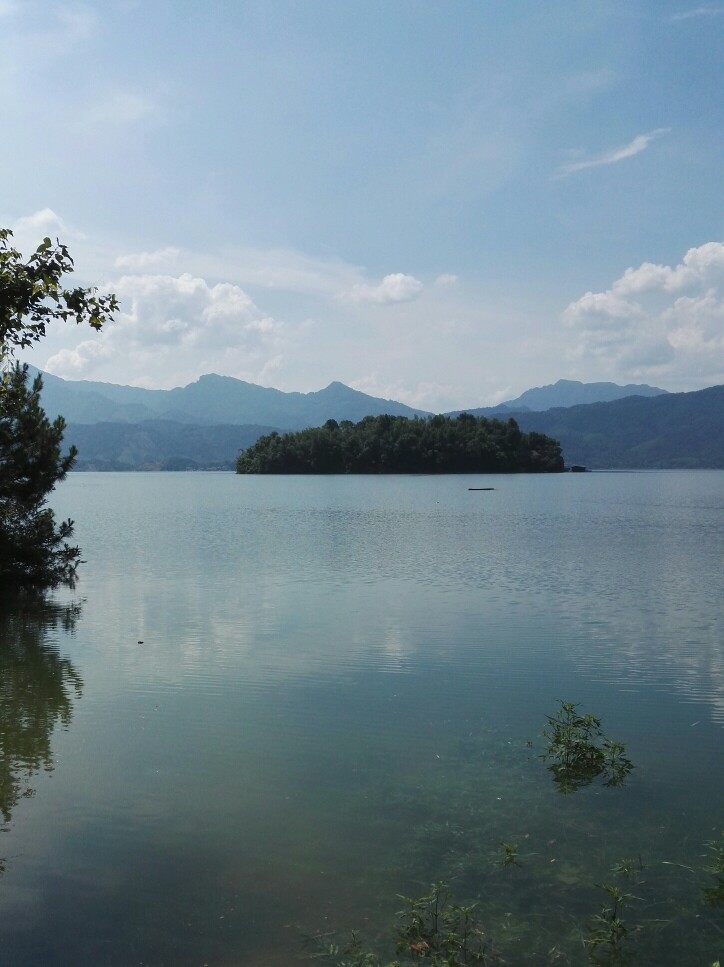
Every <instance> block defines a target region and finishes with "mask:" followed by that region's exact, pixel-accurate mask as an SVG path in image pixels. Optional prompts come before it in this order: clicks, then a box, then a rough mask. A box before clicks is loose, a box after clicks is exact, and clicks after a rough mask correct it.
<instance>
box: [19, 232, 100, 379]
mask: <svg viewBox="0 0 724 967" xmlns="http://www.w3.org/2000/svg"><path fill="white" fill-rule="evenodd" d="M12 237H13V233H12V231H11V230H10V229H9V228H0V362H1V361H2V360H3V359H7V358H8V357H9V356H12V355H13V353H14V351H15V350H16V349H27V348H28V347H29V346H32V345H33V343H36V342H38V340H40V339H42V338H43V336H44V335H45V333H46V328H47V325H48V323H49V322H53V321H57V320H68V319H75V321H76V322H78V323H81V322H87V323H88V324H89V325H90V326H91V328H93V329H100V328H101V327H102V325H103V323H104V322H105V321H107V320H108V319H110V318H111V316H112V315H113V313H114V312H115V311H116V310H117V309H118V301H117V300H116V297H115V296H114V295H101V296H99V295H97V294H96V290H95V289H93V288H89V289H83V288H80V287H75V288H70V289H67V288H64V286H63V285H62V280H63V277H64V276H66V275H69V274H70V273H72V272H73V267H74V263H73V259H72V258H71V257H70V254H69V253H68V249H67V248H66V246H65V245H62V244H61V243H60V242H59V241H57V242H56V244H55V245H54V244H53V243H52V242H51V240H50V239H49V238H47V237H46V238H44V239H43V241H42V242H41V243H40V245H39V246H38V248H37V249H36V250H35V252H34V253H33V254H32V255H31V256H30V258H29V259H28V260H27V262H24V261H23V257H22V254H21V253H20V252H19V251H18V249H16V248H14V247H13V246H12V245H11V239H12Z"/></svg>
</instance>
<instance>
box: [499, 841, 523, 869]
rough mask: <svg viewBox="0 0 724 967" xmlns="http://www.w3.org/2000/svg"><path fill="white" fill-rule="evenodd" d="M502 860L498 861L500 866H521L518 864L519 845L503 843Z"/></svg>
mask: <svg viewBox="0 0 724 967" xmlns="http://www.w3.org/2000/svg"><path fill="white" fill-rule="evenodd" d="M500 853H501V855H500V859H499V860H498V866H520V864H519V863H518V844H517V843H501V844H500Z"/></svg>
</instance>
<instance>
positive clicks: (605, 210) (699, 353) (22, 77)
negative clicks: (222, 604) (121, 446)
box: [0, 0, 724, 410]
mask: <svg viewBox="0 0 724 967" xmlns="http://www.w3.org/2000/svg"><path fill="white" fill-rule="evenodd" d="M723 37H724V0H647V2H643V0H546V2H545V3H542V2H541V0H235V2H232V0H205V2H203V3H201V2H197V0H103V2H102V3H101V2H93V0H88V2H77V3H76V2H54V0H0V90H2V92H3V94H2V98H0V143H1V144H2V150H0V225H1V226H5V227H10V228H12V229H13V231H14V233H15V243H16V245H17V246H18V247H19V248H20V249H21V250H22V251H23V253H24V254H25V255H26V256H27V255H29V254H31V253H32V251H33V250H34V249H35V247H36V246H37V245H38V244H39V243H40V242H41V241H42V239H43V237H45V236H46V235H47V236H50V237H51V238H52V239H54V240H55V239H56V238H59V239H60V240H61V241H62V242H65V243H66V244H67V245H68V247H69V249H70V251H71V254H72V255H73V257H74V259H75V265H76V273H75V275H74V276H73V277H72V280H71V279H69V281H73V282H74V283H75V284H82V285H92V286H97V287H98V288H99V289H100V290H102V291H113V292H115V293H116V295H117V296H118V299H119V300H120V303H121V309H120V311H119V313H118V314H117V315H116V318H115V320H114V322H113V323H112V324H109V325H108V326H106V327H105V329H104V330H103V332H101V333H98V334H97V333H94V332H93V331H91V330H90V329H87V328H85V329H84V328H81V327H77V326H75V325H68V326H66V325H64V324H58V325H56V326H55V328H54V329H53V330H52V332H50V333H49V335H48V337H47V338H46V339H45V340H44V341H43V342H41V343H39V344H38V346H37V347H36V348H35V349H34V350H32V351H31V352H29V353H27V354H26V356H25V358H26V359H27V361H28V362H32V363H34V364H35V365H37V366H39V367H40V368H42V369H45V370H47V371H49V372H52V373H54V374H56V375H58V376H62V377H63V378H65V379H91V380H101V381H105V382H115V383H123V384H130V385H138V386H146V387H163V388H168V387H172V386H179V385H185V384H187V383H189V382H192V381H193V380H195V379H197V378H198V377H199V376H200V375H202V374H204V373H209V372H215V373H220V374H222V375H228V376H235V377H237V378H240V379H245V380H248V381H250V382H254V383H260V384H262V385H264V386H274V387H277V388H279V389H282V390H287V391H290V390H298V391H303V392H308V391H310V390H317V389H321V388H322V387H324V386H326V385H328V384H329V383H330V382H331V381H333V380H340V381H342V382H344V383H346V384H348V385H350V386H352V387H354V388H356V389H360V390H363V391H364V392H367V393H371V394H372V395H374V396H382V397H385V398H394V399H398V400H401V401H403V402H406V403H408V404H411V405H413V406H418V407H420V408H423V409H427V410H445V409H452V408H456V407H465V406H482V405H486V404H491V403H496V402H500V401H502V400H505V399H510V398H512V397H515V396H517V395H518V394H519V393H520V392H522V391H523V390H525V389H527V388H528V387H531V386H539V385H543V384H547V383H551V382H554V381H556V380H557V379H560V378H566V379H580V380H584V381H586V382H590V381H595V380H613V381H615V382H618V383H630V382H636V383H643V382H645V383H650V384H653V385H657V386H661V387H663V388H665V389H668V390H672V391H683V390H693V389H700V388H703V387H705V386H709V385H712V384H715V383H722V382H724V205H723V204H722V201H723V192H722V189H723V187H724V176H723V174H724V164H723V162H724V157H723V154H724V150H723V149H724V137H723V130H722V129H723V127H724V123H723V122H724V76H723V74H724V71H723V69H722V65H724V45H723V44H722V38H723Z"/></svg>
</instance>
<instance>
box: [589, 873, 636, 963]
mask: <svg viewBox="0 0 724 967" xmlns="http://www.w3.org/2000/svg"><path fill="white" fill-rule="evenodd" d="M601 889H602V890H604V891H605V892H606V895H607V898H608V902H607V903H605V904H604V905H603V906H602V907H601V910H600V912H599V913H597V914H595V915H594V916H593V917H591V919H590V920H589V922H588V937H587V938H586V939H585V940H584V941H583V942H584V944H585V945H586V947H588V951H589V957H590V958H591V962H592V963H594V964H606V965H607V967H608V965H610V967H613V965H619V964H625V963H626V962H627V958H626V955H625V951H624V950H623V942H624V940H625V939H626V935H627V934H628V928H627V927H626V924H625V923H624V922H623V920H622V918H621V913H622V911H623V908H624V906H625V905H626V903H628V901H629V900H632V899H633V896H632V894H630V893H622V892H621V891H620V890H619V888H618V887H616V886H609V885H607V884H602V885H601Z"/></svg>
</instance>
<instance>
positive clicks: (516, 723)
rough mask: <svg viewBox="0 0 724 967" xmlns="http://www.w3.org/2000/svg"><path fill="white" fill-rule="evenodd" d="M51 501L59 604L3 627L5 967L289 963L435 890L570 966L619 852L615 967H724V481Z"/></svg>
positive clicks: (510, 480) (506, 937)
mask: <svg viewBox="0 0 724 967" xmlns="http://www.w3.org/2000/svg"><path fill="white" fill-rule="evenodd" d="M470 486H476V487H484V486H492V487H494V488H495V490H494V491H492V492H471V491H469V490H468V487H470ZM54 502H55V506H56V508H57V511H58V513H59V514H60V515H62V516H71V517H73V518H74V519H75V520H76V522H77V525H76V536H77V539H78V542H79V543H80V544H81V546H82V548H83V552H84V558H85V560H86V562H87V563H86V564H85V565H84V566H83V569H82V574H81V580H80V583H79V585H78V588H77V590H76V591H75V592H73V593H71V592H64V593H61V594H58V595H56V599H55V600H56V602H58V603H59V604H61V605H62V604H68V603H74V604H75V605H76V606H77V613H71V614H68V613H67V612H64V611H62V610H60V611H57V610H56V611H53V609H52V608H51V609H46V610H45V611H44V612H42V613H40V614H37V613H36V614H35V615H28V614H25V615H24V616H22V617H18V616H17V615H12V614H10V613H8V614H7V615H5V618H4V623H3V624H2V629H1V630H2V638H3V641H2V649H3V651H2V662H3V667H2V671H3V676H2V694H1V695H0V712H1V713H2V720H1V721H0V730H1V735H0V746H1V747H0V756H1V757H2V758H1V760H0V761H1V763H2V772H1V773H0V794H1V795H2V797H3V803H2V806H3V810H4V814H5V819H6V820H7V821H6V823H5V825H4V832H3V835H2V836H0V857H3V860H4V872H3V874H2V876H0V943H2V949H3V950H4V951H5V957H6V962H8V963H12V964H16V965H30V964H39V963H43V964H48V965H63V967H65V965H77V964H83V963H85V964H94V965H95V964H98V965H101V964H107V965H113V967H115V965H119V967H120V965H127V964H148V965H182V967H183V965H186V964H188V965H196V964H198V965H202V964H209V965H237V964H238V965H241V964H254V965H255V964H259V965H275V967H276V965H282V964H289V963H292V962H295V959H296V958H297V957H298V956H299V955H300V954H301V952H302V940H303V936H304V934H305V933H311V932H314V931H316V930H327V929H331V928H332V927H340V928H345V927H350V926H361V927H363V928H366V929H367V930H368V932H369V935H370V937H371V938H376V937H378V935H382V934H384V931H385V927H386V924H387V923H388V921H389V915H390V914H391V913H392V912H394V910H396V909H397V907H398V906H399V900H397V899H396V894H398V893H402V892H407V893H415V892H422V891H423V890H424V889H425V886H426V885H427V884H429V883H430V882H432V880H434V879H439V878H443V877H444V878H446V879H448V880H450V882H451V883H452V886H453V888H454V890H455V891H456V893H457V894H458V895H459V896H460V898H461V899H471V898H479V899H480V902H481V915H482V916H483V919H484V920H485V922H486V924H487V925H488V929H489V930H490V932H491V934H492V935H493V937H494V938H495V941H496V943H497V944H498V945H499V947H500V949H501V950H502V951H503V952H504V953H505V954H506V956H508V958H509V962H511V963H526V964H528V963H548V962H551V960H550V954H549V952H550V950H551V949H553V947H558V948H559V951H560V958H559V960H558V962H561V963H585V962H586V956H585V953H584V952H583V949H582V947H581V945H580V938H581V936H582V933H581V929H582V925H585V922H586V919H587V917H588V916H589V915H590V914H592V913H595V912H596V911H597V909H598V908H599V907H600V902H601V897H600V895H599V894H600V891H599V890H597V888H596V884H597V883H601V882H602V881H606V882H608V880H607V878H608V879H610V867H611V865H612V864H613V863H615V862H616V861H617V860H619V859H621V858H622V857H624V856H634V855H636V856H638V855H639V854H640V855H641V857H642V859H643V862H644V863H645V865H646V868H647V871H646V875H645V879H646V883H645V884H644V885H643V887H642V888H641V890H639V892H642V893H645V894H646V899H645V903H644V901H643V900H642V901H641V904H640V905H639V907H638V908H635V909H632V911H631V914H630V917H631V924H632V927H633V925H634V924H635V925H637V926H639V927H641V929H640V930H637V931H636V936H635V938H634V939H633V941H632V942H633V943H634V945H635V946H634V947H633V950H634V952H635V957H638V961H636V960H635V962H639V963H654V962H656V963H657V964H672V965H673V964H677V965H678V964H681V963H688V962H691V963H704V962H705V960H704V958H705V957H708V958H709V960H707V961H706V962H709V961H710V960H713V959H715V954H717V952H718V951H717V946H716V944H717V939H719V940H721V939H722V934H721V932H717V931H718V930H719V931H720V927H719V926H718V925H720V924H721V923H722V921H721V919H718V920H717V911H716V910H712V909H711V908H707V907H706V906H705V905H701V903H700V896H699V890H700V886H701V885H705V884H706V883H707V878H706V874H705V873H703V872H701V867H702V866H703V865H705V863H706V861H705V860H704V859H703V858H702V854H703V853H704V852H705V850H704V847H703V845H702V844H703V843H704V842H705V841H706V840H709V839H711V838H712V837H713V836H714V835H715V834H716V833H717V831H718V829H720V828H721V827H722V825H724V815H723V813H724V810H722V807H721V803H722V802H723V801H724V768H723V766H724V759H723V757H722V739H723V738H724V733H723V730H722V726H723V725H724V646H723V644H722V643H723V642H724V634H723V633H722V632H723V628H722V624H723V622H722V581H721V573H722V570H721V564H722V551H723V549H724V539H723V538H724V528H723V526H722V521H723V510H724V474H723V473H720V472H698V473H686V472H676V473H646V474H586V475H554V476H510V477H508V476H505V477H500V476H498V477H480V476H476V477H466V476H459V477H316V478H315V477H248V476H244V477H237V476H235V475H232V474H203V473H199V474H171V473H167V474H75V475H71V477H69V479H68V480H67V481H66V482H65V483H64V484H63V485H62V486H61V487H60V488H59V490H58V491H57V493H56V495H55V497H54ZM29 696H32V698H30V697H29ZM559 699H567V700H571V701H575V702H580V703H581V704H582V707H583V708H584V709H585V710H590V711H592V712H595V713H596V714H597V715H599V716H600V717H601V718H602V719H603V724H604V727H605V729H606V731H607V732H608V733H609V734H610V735H612V736H614V737H615V738H619V739H621V740H622V741H624V742H625V743H626V746H627V750H628V753H629V755H630V757H631V758H632V759H633V761H634V762H635V764H636V769H635V771H634V773H633V774H632V776H631V778H630V780H629V781H628V782H627V783H626V785H625V786H624V787H623V788H620V789H605V788H603V787H602V786H601V784H600V783H595V784H592V785H591V787H589V788H586V789H584V790H581V791H580V792H579V793H576V794H575V795H572V796H561V794H560V793H558V792H557V791H556V790H555V788H554V787H553V784H552V782H551V777H550V775H549V774H548V773H547V771H546V765H545V763H544V762H543V761H542V760H541V759H540V758H539V753H540V752H541V751H542V743H541V739H540V732H541V730H542V728H543V726H544V725H545V716H546V715H547V714H552V713H553V711H554V710H555V708H556V705H557V702H558V700H559ZM529 743H533V744H532V746H531V745H529ZM501 840H505V841H515V842H516V843H518V844H519V850H520V854H521V863H520V866H519V867H515V868H501V867H500V866H499V865H498V863H497V860H498V859H499V850H500V847H499V843H500V841H501ZM673 863H679V864H684V865H685V866H687V867H690V868H691V870H692V872H691V873H687V872H685V871H682V868H681V867H674V866H671V865H669V864H673ZM634 892H636V891H634ZM391 956H392V954H391V952H390V957H391ZM654 957H655V958H656V959H655V960H654V959H653V958H654ZM687 958H689V959H687Z"/></svg>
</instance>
